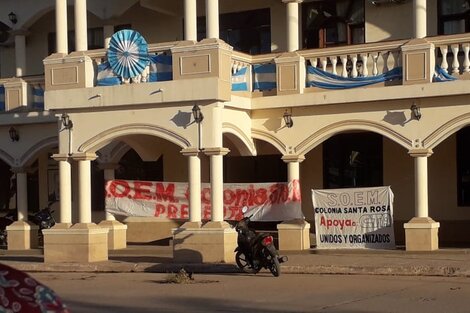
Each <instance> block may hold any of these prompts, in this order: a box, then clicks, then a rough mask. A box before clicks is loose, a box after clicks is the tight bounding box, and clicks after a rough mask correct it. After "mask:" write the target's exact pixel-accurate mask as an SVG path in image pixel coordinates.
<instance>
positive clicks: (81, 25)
mask: <svg viewBox="0 0 470 313" xmlns="http://www.w3.org/2000/svg"><path fill="white" fill-rule="evenodd" d="M87 31H88V26H87V6H86V0H75V51H87V50H88V34H87Z"/></svg>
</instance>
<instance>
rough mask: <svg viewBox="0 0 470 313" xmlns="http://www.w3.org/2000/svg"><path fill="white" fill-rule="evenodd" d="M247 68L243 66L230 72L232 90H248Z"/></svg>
mask: <svg viewBox="0 0 470 313" xmlns="http://www.w3.org/2000/svg"><path fill="white" fill-rule="evenodd" d="M247 70H248V67H246V66H245V67H242V68H241V69H239V70H238V71H237V72H235V73H233V74H232V91H248V84H247V82H246V71H247Z"/></svg>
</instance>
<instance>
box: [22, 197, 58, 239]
mask: <svg viewBox="0 0 470 313" xmlns="http://www.w3.org/2000/svg"><path fill="white" fill-rule="evenodd" d="M52 213H54V210H52V209H51V208H50V204H49V205H48V206H47V207H45V208H44V209H42V210H40V211H38V212H36V213H35V214H32V215H29V220H30V221H31V222H33V223H34V224H36V225H38V226H39V231H38V243H39V245H40V246H42V245H43V243H44V235H43V233H42V230H43V229H49V228H51V227H53V226H54V225H55V223H56V222H55V219H54V216H53V215H52Z"/></svg>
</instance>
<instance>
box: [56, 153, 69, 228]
mask: <svg viewBox="0 0 470 313" xmlns="http://www.w3.org/2000/svg"><path fill="white" fill-rule="evenodd" d="M52 158H53V159H54V160H56V161H58V162H59V194H60V196H59V199H60V203H59V207H60V209H59V210H60V217H59V223H57V224H56V226H54V227H60V228H68V227H70V226H71V225H72V166H71V164H70V157H69V155H68V154H54V155H52Z"/></svg>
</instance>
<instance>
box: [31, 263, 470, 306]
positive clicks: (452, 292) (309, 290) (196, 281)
mask: <svg viewBox="0 0 470 313" xmlns="http://www.w3.org/2000/svg"><path fill="white" fill-rule="evenodd" d="M32 275H33V276H34V277H35V278H37V279H39V280H40V281H41V282H43V283H45V284H46V285H48V286H50V287H52V288H53V289H54V290H56V292H57V293H59V295H60V296H61V297H62V298H63V300H64V302H65V303H67V304H68V306H69V308H70V309H71V311H72V312H73V313H88V312H89V313H91V312H93V313H102V312H115V313H119V312H126V313H129V312H133V313H134V312H136V313H138V312H172V313H174V312H265V313H274V312H279V313H280V312H285V313H289V312H328V313H340V312H341V313H362V312H379V313H381V312H387V313H393V312H400V313H402V312H426V313H433V312H436V313H445V312H452V313H458V312H469V311H470V307H469V306H468V297H469V296H470V278H462V277H403V276H361V275H299V274H284V275H282V276H281V277H279V278H274V277H272V276H271V275H270V274H268V273H267V272H266V273H261V274H258V275H255V276H254V275H243V274H223V275H220V274H219V275H210V274H194V275H193V280H192V281H191V283H190V284H174V283H172V284H170V283H167V280H168V278H170V277H172V276H171V275H169V274H158V273H32Z"/></svg>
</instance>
